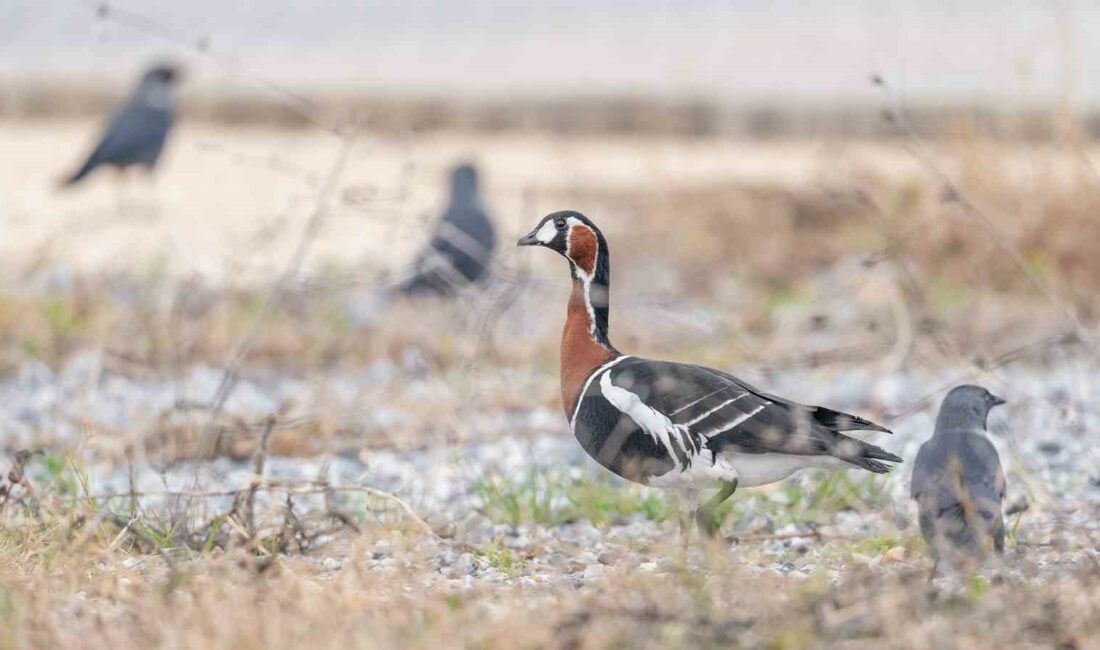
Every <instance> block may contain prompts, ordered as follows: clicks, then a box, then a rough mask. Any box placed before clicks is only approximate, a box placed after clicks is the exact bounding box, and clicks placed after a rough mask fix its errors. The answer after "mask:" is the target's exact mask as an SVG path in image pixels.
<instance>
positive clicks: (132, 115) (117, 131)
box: [64, 64, 179, 186]
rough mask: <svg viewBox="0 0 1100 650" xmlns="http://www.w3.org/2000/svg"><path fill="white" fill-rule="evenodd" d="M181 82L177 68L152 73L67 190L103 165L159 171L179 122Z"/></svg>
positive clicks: (165, 67)
mask: <svg viewBox="0 0 1100 650" xmlns="http://www.w3.org/2000/svg"><path fill="white" fill-rule="evenodd" d="M178 79H179V70H178V69H177V68H176V67H175V66H172V65H163V64H162V65H156V66H153V67H152V68H150V69H148V70H147V71H146V72H145V74H143V75H142V77H141V81H140V82H139V83H138V86H137V88H136V89H134V92H133V94H132V95H131V96H130V99H129V101H127V102H126V104H125V105H123V106H122V107H121V108H119V109H118V111H116V112H115V114H114V115H113V116H112V117H111V120H110V121H109V122H108V123H107V128H106V130H105V131H104V133H103V136H102V137H101V138H100V139H99V144H97V145H96V147H95V149H93V150H92V153H91V155H89V156H88V160H87V161H86V162H85V163H84V164H83V165H82V166H81V167H80V169H78V170H77V171H76V172H75V173H74V174H73V175H72V176H70V177H69V178H68V179H66V180H65V182H64V186H71V185H74V184H76V183H78V182H80V180H81V179H83V178H84V177H85V176H87V175H88V174H89V173H91V172H92V171H93V170H94V169H96V168H97V167H99V166H101V165H110V166H112V167H118V168H120V169H122V168H126V167H129V166H131V165H143V166H145V167H147V168H149V169H152V168H153V167H155V166H156V164H157V159H158V158H160V152H161V150H162V149H163V148H164V142H165V140H166V139H167V137H168V132H169V131H170V130H171V129H172V123H173V121H174V120H175V96H174V95H175V92H174V88H175V84H176V81H177V80H178Z"/></svg>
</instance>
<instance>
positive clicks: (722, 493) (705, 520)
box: [695, 479, 737, 537]
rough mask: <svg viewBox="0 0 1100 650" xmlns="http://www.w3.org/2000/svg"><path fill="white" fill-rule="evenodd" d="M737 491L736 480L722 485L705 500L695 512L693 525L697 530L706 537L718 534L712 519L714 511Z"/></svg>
mask: <svg viewBox="0 0 1100 650" xmlns="http://www.w3.org/2000/svg"><path fill="white" fill-rule="evenodd" d="M736 491H737V479H734V480H733V481H730V482H729V483H722V487H721V488H719V490H718V494H715V495H714V496H713V497H711V498H710V499H708V500H707V502H706V503H704V504H703V506H702V507H701V508H699V509H698V510H697V511H696V512H695V523H696V525H698V526H699V530H700V531H702V533H703V534H704V535H706V536H707V537H714V536H715V534H717V533H718V522H717V521H716V520H715V518H714V511H715V510H717V509H718V506H720V505H722V502H724V501H725V500H726V499H728V498H730V497H731V496H733V493H734V492H736Z"/></svg>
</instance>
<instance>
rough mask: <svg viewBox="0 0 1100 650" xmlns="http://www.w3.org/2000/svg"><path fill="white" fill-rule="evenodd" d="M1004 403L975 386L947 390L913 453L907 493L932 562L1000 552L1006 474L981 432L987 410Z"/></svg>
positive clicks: (1002, 546)
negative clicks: (929, 431) (913, 502)
mask: <svg viewBox="0 0 1100 650" xmlns="http://www.w3.org/2000/svg"><path fill="white" fill-rule="evenodd" d="M1004 403H1005V401H1004V400H1003V399H1001V398H1000V397H997V396H995V395H993V394H991V393H990V392H989V391H987V390H986V389H984V388H982V387H980V386H969V385H968V386H957V387H955V388H953V389H951V392H949V393H948V394H947V397H945V398H944V400H943V404H942V405H941V406H940V412H939V415H938V416H937V417H936V430H935V432H934V433H933V434H932V438H931V439H930V440H928V441H927V442H925V443H924V444H923V445H921V448H920V452H919V453H918V454H917V460H916V463H915V464H914V466H913V481H912V486H911V490H910V492H911V494H912V497H913V498H914V499H916V501H917V506H918V510H919V512H920V529H921V533H922V534H923V535H924V539H925V541H926V542H927V543H928V548H929V551H930V552H931V553H932V555H933V557H934V558H935V559H936V561H937V566H938V563H939V561H940V560H941V559H949V560H952V561H953V560H955V559H967V556H969V558H971V559H980V558H982V557H985V556H986V555H988V553H989V551H990V550H992V551H995V552H996V553H998V554H1000V553H1003V552H1004V545H1005V528H1004V514H1003V511H1002V505H1001V504H1002V503H1003V501H1004V497H1005V476H1004V472H1003V471H1002V470H1001V460H1000V457H999V456H998V455H997V450H996V448H994V447H993V443H991V442H990V441H989V439H988V438H987V437H986V436H985V433H986V419H987V418H988V416H989V410H990V409H992V408H993V407H994V406H997V405H999V404H1004ZM945 555H946V556H949V557H947V558H945Z"/></svg>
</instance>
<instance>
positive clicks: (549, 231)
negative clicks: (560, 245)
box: [535, 220, 558, 244]
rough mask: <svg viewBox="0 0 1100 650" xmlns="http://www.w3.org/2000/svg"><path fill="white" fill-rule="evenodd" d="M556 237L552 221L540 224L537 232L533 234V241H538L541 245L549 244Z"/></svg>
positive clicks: (556, 231) (556, 232)
mask: <svg viewBox="0 0 1100 650" xmlns="http://www.w3.org/2000/svg"><path fill="white" fill-rule="evenodd" d="M557 236H558V229H557V228H555V227H554V221H553V220H550V221H547V222H546V223H544V224H542V227H541V228H539V231H538V232H537V233H535V239H537V240H539V241H540V242H542V243H543V244H549V243H550V242H552V241H554V238H555V237H557Z"/></svg>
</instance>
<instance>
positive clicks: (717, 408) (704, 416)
mask: <svg viewBox="0 0 1100 650" xmlns="http://www.w3.org/2000/svg"><path fill="white" fill-rule="evenodd" d="M745 395H748V393H741V394H740V395H738V396H737V397H734V398H732V399H728V400H726V401H724V402H722V403H721V404H719V405H718V406H715V407H714V408H712V409H710V410H709V411H707V412H706V413H703V414H702V415H700V416H698V417H696V418H692V420H691V421H690V422H688V423H687V425H686V426H689V427H690V426H691V425H693V424H698V423H699V422H701V421H703V420H705V419H707V418H708V417H710V416H711V415H714V413H715V412H717V411H721V410H722V409H724V408H726V407H727V406H729V405H730V404H733V403H734V402H736V401H737V400H739V399H741V398H742V397H744V396H745ZM673 415H675V414H673Z"/></svg>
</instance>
